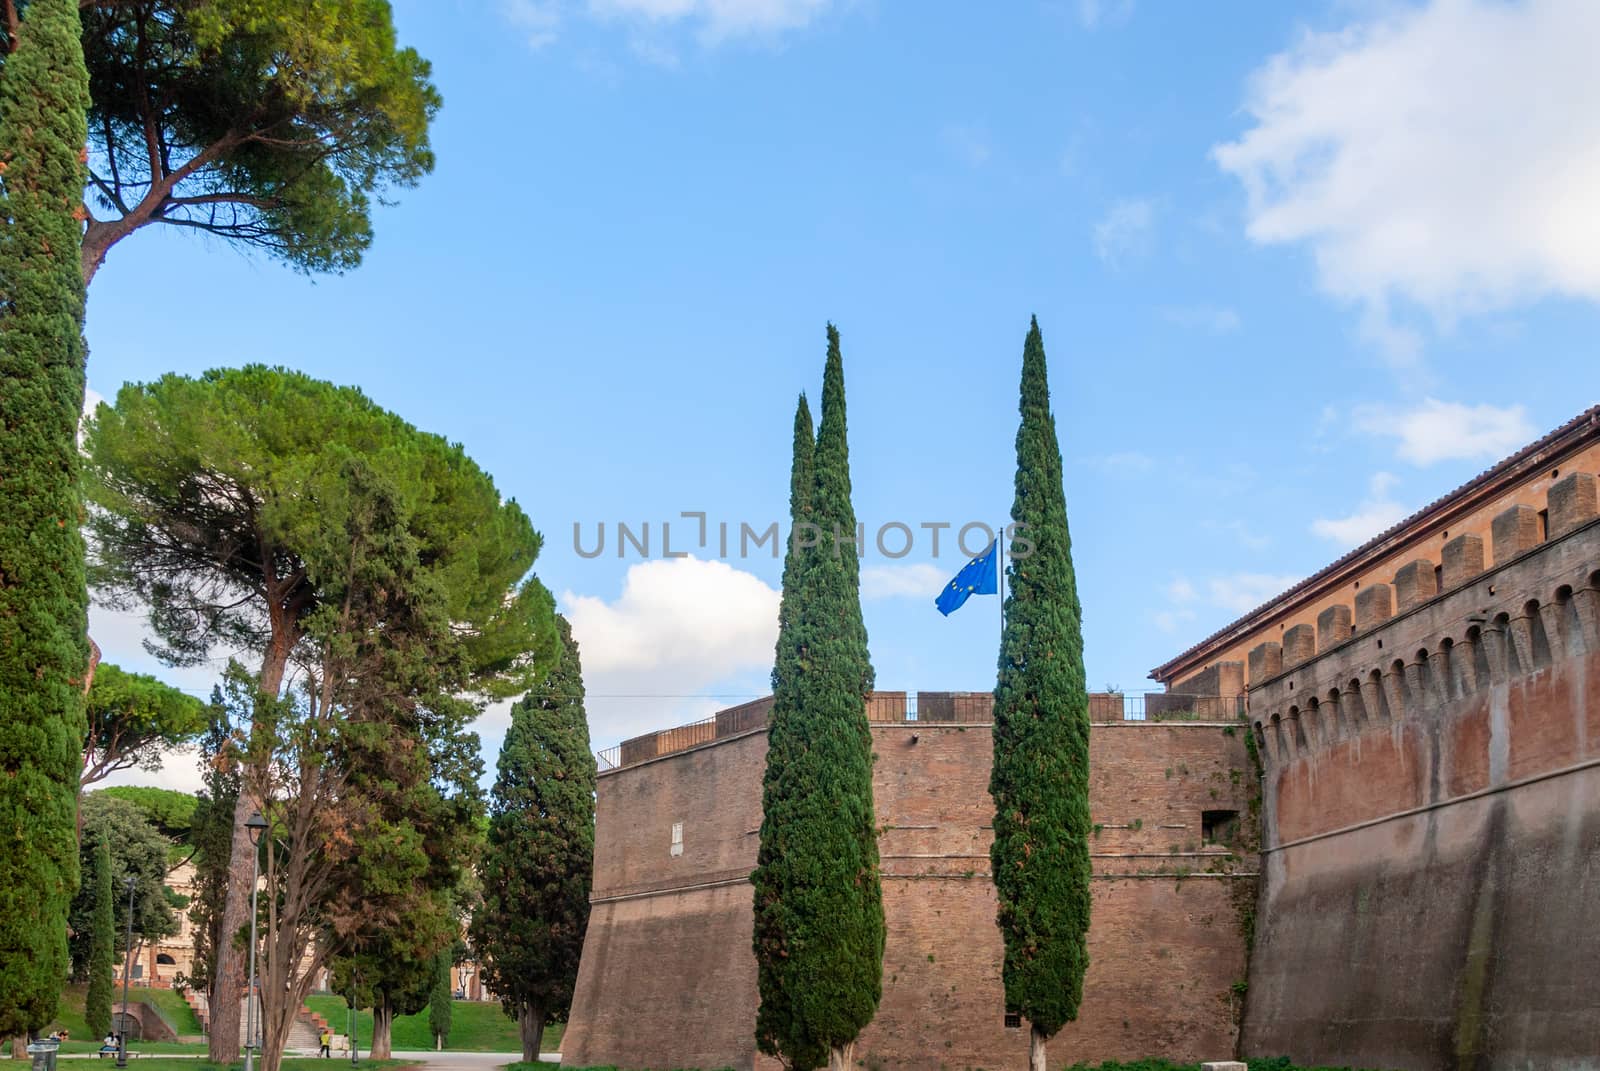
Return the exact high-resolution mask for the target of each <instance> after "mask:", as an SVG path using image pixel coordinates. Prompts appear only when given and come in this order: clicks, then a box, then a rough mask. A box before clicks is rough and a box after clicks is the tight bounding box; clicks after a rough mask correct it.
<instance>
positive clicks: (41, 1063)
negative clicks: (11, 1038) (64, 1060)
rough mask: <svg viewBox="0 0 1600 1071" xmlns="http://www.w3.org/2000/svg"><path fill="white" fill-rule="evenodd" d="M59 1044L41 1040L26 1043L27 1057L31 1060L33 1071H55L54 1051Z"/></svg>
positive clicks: (59, 1046)
mask: <svg viewBox="0 0 1600 1071" xmlns="http://www.w3.org/2000/svg"><path fill="white" fill-rule="evenodd" d="M59 1048H61V1042H59V1041H51V1040H49V1039H43V1040H40V1041H30V1042H28V1055H29V1056H30V1057H32V1059H33V1071H56V1050H57V1049H59Z"/></svg>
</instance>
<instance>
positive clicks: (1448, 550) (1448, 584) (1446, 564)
mask: <svg viewBox="0 0 1600 1071" xmlns="http://www.w3.org/2000/svg"><path fill="white" fill-rule="evenodd" d="M1439 565H1440V568H1441V570H1442V572H1441V579H1442V581H1443V587H1444V590H1446V591H1450V590H1452V589H1453V588H1458V587H1460V586H1461V585H1462V584H1466V583H1468V582H1470V581H1471V580H1472V579H1473V578H1474V577H1476V576H1477V575H1478V574H1479V573H1481V572H1483V540H1482V539H1480V538H1479V537H1478V536H1475V535H1470V534H1469V535H1458V536H1456V537H1455V538H1454V539H1452V540H1450V542H1448V543H1446V544H1445V545H1444V550H1443V551H1442V552H1441V560H1440V562H1439Z"/></svg>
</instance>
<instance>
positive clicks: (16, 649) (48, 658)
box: [0, 0, 89, 1036]
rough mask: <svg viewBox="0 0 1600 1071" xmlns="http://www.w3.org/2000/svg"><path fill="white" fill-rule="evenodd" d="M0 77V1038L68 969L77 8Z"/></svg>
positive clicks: (84, 662) (35, 34)
mask: <svg viewBox="0 0 1600 1071" xmlns="http://www.w3.org/2000/svg"><path fill="white" fill-rule="evenodd" d="M25 15H26V17H25V18H24V19H23V20H22V23H21V26H20V28H19V30H18V33H17V37H16V42H15V46H14V48H13V50H12V52H11V54H10V55H8V56H7V57H6V60H5V67H4V72H3V75H0V428H3V429H4V431H3V433H0V1036H3V1035H5V1034H21V1033H23V1032H25V1031H27V1030H30V1029H36V1028H38V1027H42V1026H43V1025H44V1024H45V1023H47V1022H49V1021H50V1019H51V1017H52V1016H53V1015H54V1014H55V1009H56V1001H57V998H58V997H59V995H60V992H61V985H62V982H63V980H64V979H65V977H66V974H67V927H66V919H67V910H68V905H69V904H70V902H71V900H72V897H73V894H74V893H75V892H76V890H77V886H78V842H77V820H76V815H75V812H74V809H75V806H76V801H77V794H78V763H79V761H80V758H81V754H82V751H81V749H82V746H83V734H84V713H83V682H84V676H85V674H86V673H87V671H88V665H89V643H88V635H87V627H88V616H87V615H88V594H87V590H86V588H85V585H84V564H83V539H82V537H81V536H80V535H79V532H78V525H79V523H80V521H81V519H82V512H83V507H82V496H81V493H80V491H79V486H78V453H77V428H78V415H79V414H80V413H81V412H82V410H83V362H84V348H83V335H82V329H83V300H84V296H83V277H82V275H81V274H80V271H79V266H78V255H79V243H80V238H81V234H82V230H83V222H82V220H83V216H82V210H83V184H84V164H83V158H82V153H83V147H84V141H85V137H86V127H85V119H84V113H85V110H86V109H87V108H88V106H89V85H88V75H87V74H86V73H85V71H84V64H83V48H82V46H81V44H80V43H79V33H80V31H79V23H78V4H77V0H33V2H32V3H30V4H29V5H28V6H27V8H26V12H25Z"/></svg>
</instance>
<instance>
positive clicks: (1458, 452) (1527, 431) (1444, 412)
mask: <svg viewBox="0 0 1600 1071" xmlns="http://www.w3.org/2000/svg"><path fill="white" fill-rule="evenodd" d="M1354 421H1355V426H1356V428H1357V430H1359V431H1361V432H1364V433H1365V434H1368V435H1375V436H1379V437H1383V438H1393V439H1398V440H1399V445H1398V446H1397V447H1396V453H1398V454H1399V455H1400V457H1401V458H1403V459H1404V460H1406V461H1409V462H1411V463H1412V464H1415V465H1432V464H1434V463H1435V462H1438V461H1454V460H1471V459H1474V458H1480V459H1486V460H1499V459H1500V458H1503V457H1505V456H1506V455H1508V454H1510V453H1512V452H1513V451H1515V450H1517V449H1518V448H1519V447H1521V446H1523V445H1525V444H1527V443H1528V442H1530V441H1532V440H1533V439H1534V438H1536V437H1537V435H1538V430H1537V429H1536V428H1535V427H1534V425H1533V422H1532V421H1531V420H1529V419H1528V413H1527V410H1526V409H1524V408H1523V407H1522V406H1520V405H1508V406H1497V405H1489V404H1487V403H1485V404H1483V405H1463V404H1461V403H1460V402H1441V401H1439V400H1438V399H1437V398H1426V399H1424V400H1423V401H1422V403H1421V404H1420V405H1416V406H1413V407H1411V408H1409V409H1399V408H1396V407H1394V406H1389V405H1368V406H1361V407H1359V408H1357V409H1356V411H1355V413H1354Z"/></svg>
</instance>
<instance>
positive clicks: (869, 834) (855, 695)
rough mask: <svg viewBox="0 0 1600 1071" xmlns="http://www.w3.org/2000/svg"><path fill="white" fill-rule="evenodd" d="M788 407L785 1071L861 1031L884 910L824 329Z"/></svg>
mask: <svg viewBox="0 0 1600 1071" xmlns="http://www.w3.org/2000/svg"><path fill="white" fill-rule="evenodd" d="M810 430H811V416H810V412H809V410H808V408H807V406H806V404H805V400H804V398H802V399H801V401H800V404H799V407H798V409H797V412H796V414H795V447H794V463H793V467H792V470H791V477H790V513H791V516H790V520H791V532H792V531H793V529H794V528H795V527H797V526H798V525H800V524H801V523H803V522H808V521H809V522H810V523H813V524H815V525H817V527H818V528H819V529H820V530H821V532H822V538H821V539H820V541H818V543H817V545H816V546H814V547H803V546H800V543H801V542H803V540H797V539H794V538H793V536H792V535H791V539H790V544H789V549H788V557H787V558H786V559H785V561H784V590H783V600H782V604H781V610H780V621H779V634H778V644H777V650H776V654H775V659H774V667H773V708H772V714H771V718H770V728H769V730H768V744H767V765H766V773H765V777H764V780H763V789H762V806H763V816H762V823H761V845H760V850H759V854H758V858H757V867H756V870H755V872H754V873H753V874H752V875H751V881H752V882H753V883H754V885H755V924H754V937H753V943H754V948H755V954H756V972H757V974H756V977H757V984H758V987H759V990H760V994H761V1006H760V1009H759V1011H758V1013H757V1019H756V1041H757V1044H758V1046H759V1047H760V1048H761V1050H762V1051H763V1052H766V1053H769V1054H773V1055H781V1056H782V1058H783V1059H785V1060H786V1061H787V1063H788V1064H789V1065H790V1066H791V1067H794V1068H797V1069H800V1068H814V1067H820V1066H822V1065H823V1064H825V1063H827V1062H828V1060H829V1053H830V1050H836V1049H840V1048H843V1047H846V1046H848V1045H850V1044H852V1043H853V1042H854V1039H855V1037H856V1036H857V1035H858V1034H859V1033H860V1032H861V1029H862V1028H863V1027H864V1026H866V1025H867V1023H869V1022H871V1021H872V1017H873V1015H874V1014H876V1012H877V1007H878V1001H879V998H880V997H881V995H882V966H883V947H884V937H885V930H884V919H883V903H882V890H881V878H880V874H879V870H878V845H877V833H876V829H875V828H874V822H873V805H872V738H871V733H870V731H869V729H868V725H867V715H866V697H867V694H868V693H869V692H870V691H871V690H872V684H873V671H872V663H871V660H870V658H869V656H868V653H867V634H866V626H865V624H864V623H863V621H862V617H861V602H860V595H859V588H860V565H859V562H858V559H857V555H856V544H855V533H856V523H855V510H854V507H853V506H852V504H851V501H850V459H849V447H848V437H847V434H846V427H845V397H844V362H843V358H842V356H841V354H840V349H839V333H838V331H837V330H836V329H835V328H834V327H833V325H832V324H829V325H828V357H827V364H826V367H825V370H824V376H823V391H822V424H821V427H820V429H819V430H818V432H817V438H816V441H815V444H813V443H812V442H811V438H810Z"/></svg>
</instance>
